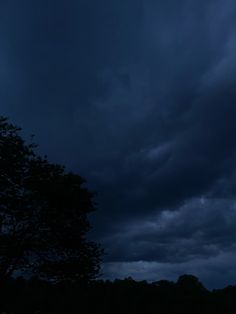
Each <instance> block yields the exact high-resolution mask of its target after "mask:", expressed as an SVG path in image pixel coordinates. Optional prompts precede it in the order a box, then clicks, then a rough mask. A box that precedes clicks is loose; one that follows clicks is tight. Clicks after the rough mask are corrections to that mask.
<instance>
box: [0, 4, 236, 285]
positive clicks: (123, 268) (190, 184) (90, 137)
mask: <svg viewBox="0 0 236 314" xmlns="http://www.w3.org/2000/svg"><path fill="white" fill-rule="evenodd" d="M235 21H236V3H235V1H233V0H198V1H196V0H178V1H176V0H70V1H66V0H57V1H53V0H35V1H32V0H21V1H18V0H1V1H0V109H1V111H0V114H2V115H7V116H9V117H10V118H11V121H13V122H14V123H16V124H18V125H20V126H22V127H23V129H24V134H25V136H26V138H27V137H28V138H29V136H30V134H35V135H36V137H35V141H36V142H37V143H39V144H40V152H41V153H42V154H47V155H48V158H49V160H50V161H52V162H59V163H62V164H65V165H66V166H67V169H68V170H73V171H74V172H76V173H78V174H80V175H82V176H84V177H85V178H86V179H87V182H88V185H89V187H90V188H91V189H94V190H95V191H97V203H98V206H97V207H98V210H97V212H96V213H95V214H93V215H92V217H91V223H92V226H93V231H92V233H91V237H92V238H93V239H95V240H96V241H99V242H100V243H102V245H103V246H104V248H105V251H106V255H105V258H104V264H103V274H104V278H111V279H112V278H115V277H120V278H123V277H127V276H132V277H133V278H135V279H147V280H150V281H156V280H159V279H163V278H164V279H171V280H172V279H173V280H175V279H176V278H177V277H178V276H179V275H182V274H184V273H191V274H194V275H196V276H198V277H199V278H200V280H201V281H202V282H203V283H204V284H205V285H206V286H207V287H210V288H212V287H214V288H217V287H223V286H225V285H228V284H236V269H235V263H236V168H235V164H236V122H235V121H236V58H235V55H236V22H235Z"/></svg>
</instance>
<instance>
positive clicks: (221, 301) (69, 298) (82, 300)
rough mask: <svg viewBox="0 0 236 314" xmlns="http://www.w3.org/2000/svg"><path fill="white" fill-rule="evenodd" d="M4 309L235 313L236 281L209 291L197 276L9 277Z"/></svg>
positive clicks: (120, 313) (85, 313)
mask: <svg viewBox="0 0 236 314" xmlns="http://www.w3.org/2000/svg"><path fill="white" fill-rule="evenodd" d="M0 311H2V312H5V313H6V314H10V313H11V314H16V313H24V314H28V313H29V314H33V313H35V314H36V313H67V314H69V313H81V314H93V313H102V314H108V313H109V314H111V313H112V314H123V313H129V314H139V313H140V314H143V313H145V314H154V313H155V314H225V313H227V314H234V313H235V312H236V286H230V287H227V288H225V289H222V290H214V291H208V290H207V289H205V288H204V287H203V285H202V284H201V283H200V282H199V281H198V279H197V278H196V277H194V276H190V275H184V278H180V279H179V280H178V281H177V282H176V283H175V282H170V281H165V280H162V281H158V282H155V283H147V282H146V281H141V282H137V281H134V280H132V278H127V279H124V280H115V281H113V282H111V281H102V280H100V281H91V282H90V283H89V284H87V285H83V284H81V282H80V283H76V282H73V283H72V282H60V283H57V284H52V283H49V282H48V281H42V280H38V279H37V278H32V279H31V280H28V281H27V280H25V279H23V278H18V279H15V280H13V279H11V280H8V282H6V284H5V287H4V289H2V291H1V303H0Z"/></svg>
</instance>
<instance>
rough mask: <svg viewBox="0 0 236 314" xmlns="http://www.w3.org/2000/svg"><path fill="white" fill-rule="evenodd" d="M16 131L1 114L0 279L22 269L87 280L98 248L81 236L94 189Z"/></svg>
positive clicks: (95, 263)
mask: <svg viewBox="0 0 236 314" xmlns="http://www.w3.org/2000/svg"><path fill="white" fill-rule="evenodd" d="M20 131H21V130H20V129H19V128H17V127H16V126H14V125H12V124H11V123H9V121H8V120H7V119H6V118H4V117H0V280H3V279H4V278H7V277H9V276H11V275H12V273H13V272H15V271H16V270H21V271H22V272H23V271H31V272H32V271H33V272H36V273H37V274H38V275H40V276H41V277H45V278H50V279H53V280H76V281H81V280H83V281H86V282H87V281H88V280H90V279H93V278H95V277H96V276H97V274H98V271H99V262H100V256H101V252H102V251H101V249H100V247H99V246H98V245H97V244H95V243H93V242H88V241H87V240H86V238H85V236H86V233H87V232H88V230H89V227H90V226H89V222H88V218H87V215H88V213H90V212H92V211H93V210H94V204H93V194H92V193H91V192H90V191H89V190H88V189H87V188H85V187H84V186H83V184H84V180H83V179H82V178H81V177H80V176H79V175H76V174H73V173H67V172H65V169H64V167H63V166H60V165H57V164H52V163H49V162H48V160H47V158H46V157H45V158H42V157H39V156H37V155H36V153H35V145H33V144H30V145H28V144H26V143H25V141H24V140H23V139H22V137H21V135H20Z"/></svg>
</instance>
